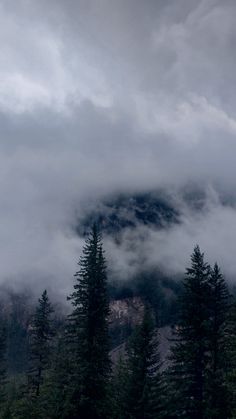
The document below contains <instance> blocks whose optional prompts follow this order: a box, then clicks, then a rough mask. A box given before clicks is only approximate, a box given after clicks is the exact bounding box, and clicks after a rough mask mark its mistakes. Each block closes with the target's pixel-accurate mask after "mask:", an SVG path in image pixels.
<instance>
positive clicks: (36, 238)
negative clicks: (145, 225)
mask: <svg viewBox="0 0 236 419" xmlns="http://www.w3.org/2000/svg"><path fill="white" fill-rule="evenodd" d="M235 13H236V4H235V1H234V0H225V1H224V2H222V1H220V0H218V1H217V0H203V1H196V0H194V1H193V0H179V1H177V0H176V1H175V0H169V1H167V0H165V1H164V0H163V1H161V0H159V1H151V0H149V1H145V2H144V1H141V0H129V1H125V0H121V1H115V0H101V1H95V0H86V1H85V0H79V1H75V0H66V1H61V0H50V1H45V0H42V1H40V2H37V1H34V0H19V1H18V2H14V1H11V0H8V1H4V0H2V1H0V42H1V48H0V60H1V66H0V175H1V177H0V192H1V204H0V217H1V226H0V234H1V243H2V245H1V252H0V267H1V268H0V274H1V281H2V282H4V281H5V280H6V279H7V280H9V281H10V282H12V283H15V282H16V281H17V278H19V280H20V282H21V281H22V280H23V278H25V280H26V282H28V281H34V278H39V277H40V278H44V282H47V283H49V284H51V283H53V282H54V281H55V279H56V280H57V281H58V289H59V290H61V291H60V292H62V293H63V292H64V291H65V290H66V289H68V288H69V287H70V283H69V278H70V277H72V273H73V271H74V269H75V261H76V259H77V257H78V253H79V251H80V249H81V243H82V242H81V241H80V239H78V238H77V237H76V236H75V234H74V225H75V222H76V219H77V217H79V216H80V212H81V211H82V209H81V208H85V207H86V205H85V203H86V202H87V201H89V200H90V199H91V197H93V198H94V197H95V198H99V196H103V195H105V194H107V193H110V192H116V191H131V192H133V191H139V190H140V191H142V190H147V189H155V188H165V189H166V190H168V191H169V190H171V191H174V193H175V194H177V192H176V191H178V190H182V189H183V188H184V186H185V185H186V184H189V183H194V184H197V185H200V186H201V187H203V188H204V189H206V190H207V191H213V192H211V193H210V192H209V194H208V195H209V196H208V199H207V201H208V202H209V205H208V208H207V211H206V212H205V213H204V214H202V216H199V215H196V214H195V212H194V211H190V210H189V209H186V208H184V209H183V211H182V214H183V217H182V223H181V224H180V225H179V226H175V227H173V228H172V229H169V230H168V232H162V233H161V234H160V233H158V232H152V231H148V232H146V233H145V234H144V236H145V237H146V238H147V240H146V241H145V249H146V250H145V252H146V260H147V264H150V265H152V264H153V263H154V261H155V260H157V262H158V263H161V261H162V263H163V261H166V260H168V261H170V260H171V261H172V269H173V270H177V271H178V270H181V266H182V265H183V264H184V263H185V258H186V257H187V256H186V254H189V253H190V252H191V249H192V246H193V244H194V243H195V242H196V241H198V242H199V243H200V244H202V246H203V247H204V248H205V249H206V251H207V252H208V254H209V257H210V258H211V257H212V258H213V257H216V258H218V259H220V262H222V264H223V265H224V267H225V269H226V270H227V271H228V272H229V273H230V275H234V273H235V272H236V266H235V263H234V259H235V258H234V237H235V235H234V234H233V233H234V227H233V226H234V225H236V212H235V210H234V207H233V206H231V207H227V206H224V205H222V203H221V200H220V198H219V196H220V197H221V196H222V195H223V196H224V195H225V196H226V195H227V197H228V196H232V200H233V201H234V199H235V185H234V183H235V181H234V179H235V158H234V156H235V154H236V141H235V134H236V119H235V109H236V102H235V98H236V95H235V86H236V57H235V54H236V52H235V48H234V45H235V41H236V29H235V24H234V20H235V19H234V18H235ZM212 194H213V195H214V197H215V198H214V199H213V200H212ZM181 205H182V204H181ZM235 233H236V232H235ZM128 234H129V233H126V236H125V237H124V241H123V246H121V248H119V249H117V247H116V246H115V244H114V243H113V244H110V248H112V246H113V248H114V252H113V254H112V255H110V259H111V260H113V265H114V269H115V270H116V271H117V270H120V271H122V269H123V270H124V269H129V268H130V266H131V265H132V263H133V260H134V259H135V258H137V259H138V252H137V253H136V254H132V255H131V253H132V252H131V250H129V249H128V247H127V243H129V242H130V240H133V239H135V237H134V238H132V237H131V236H129V237H127V235H128ZM137 234H139V232H138V231H137ZM213 237H217V240H215V239H213ZM177 243H178V246H177ZM151 244H152V245H151ZM157 248H158V251H156V249H157ZM156 254H159V256H160V257H159V256H156ZM129 255H131V260H132V263H130V262H129ZM222 255H223V256H222ZM12 261H14V263H12ZM168 263H169V266H170V262H168ZM132 266H138V265H137V264H135V263H133V265H132ZM135 269H136V268H135Z"/></svg>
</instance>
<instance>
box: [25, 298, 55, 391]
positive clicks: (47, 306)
mask: <svg viewBox="0 0 236 419" xmlns="http://www.w3.org/2000/svg"><path fill="white" fill-rule="evenodd" d="M38 302H39V304H38V306H37V307H36V311H35V314H34V318H33V322H32V328H31V333H30V360H29V370H28V392H29V394H30V396H33V397H34V396H36V397H38V396H39V394H40V388H41V385H42V383H43V379H44V372H45V370H46V369H47V368H48V366H49V360H50V353H51V339H52V336H53V326H52V319H51V315H52V313H53V311H54V310H53V307H52V305H51V303H50V301H49V298H48V294H47V291H46V290H45V291H44V292H43V294H42V296H41V298H39V300H38Z"/></svg>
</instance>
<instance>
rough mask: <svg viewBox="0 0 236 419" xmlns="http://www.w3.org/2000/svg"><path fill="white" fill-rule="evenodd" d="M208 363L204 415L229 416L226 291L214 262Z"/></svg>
mask: <svg viewBox="0 0 236 419" xmlns="http://www.w3.org/2000/svg"><path fill="white" fill-rule="evenodd" d="M208 307H209V315H210V322H209V336H208V339H209V344H208V349H209V363H208V367H207V395H206V401H207V411H206V412H207V418H209V419H221V418H222V417H224V418H227V417H229V409H228V402H229V400H228V392H227V386H226V368H227V340H226V327H227V317H228V310H229V292H228V288H227V285H226V282H225V279H224V277H223V275H222V274H221V272H220V269H219V266H218V265H217V263H216V264H215V265H214V268H213V269H212V271H211V275H210V278H209V298H208Z"/></svg>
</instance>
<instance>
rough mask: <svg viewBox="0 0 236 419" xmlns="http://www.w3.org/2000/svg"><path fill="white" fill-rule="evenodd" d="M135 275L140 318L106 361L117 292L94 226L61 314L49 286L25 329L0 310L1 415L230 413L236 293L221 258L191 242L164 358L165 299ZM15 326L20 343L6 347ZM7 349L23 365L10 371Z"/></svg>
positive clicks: (133, 417) (142, 417) (199, 418)
mask: <svg viewBox="0 0 236 419" xmlns="http://www.w3.org/2000/svg"><path fill="white" fill-rule="evenodd" d="M137 284H138V285H137V286H139V287H141V291H140V294H141V295H142V298H143V305H144V313H143V318H142V320H141V322H140V323H139V324H138V325H137V326H136V327H135V329H134V330H133V332H132V334H131V335H130V337H129V338H128V339H127V342H126V347H125V350H124V351H123V352H121V353H122V355H120V357H119V359H118V361H117V362H116V363H115V364H112V362H111V359H110V349H111V341H110V336H109V299H110V295H111V294H112V293H113V294H114V292H115V291H114V289H111V286H109V287H108V283H107V269H106V260H105V256H104V251H103V245H102V239H101V235H100V234H99V232H98V230H97V227H96V225H94V226H93V228H92V231H91V233H90V235H89V236H88V238H87V240H86V242H85V245H84V248H83V254H82V256H81V258H80V260H79V262H78V271H77V272H76V273H75V284H74V289H73V292H72V293H71V295H70V296H69V297H68V300H69V301H70V302H71V307H72V308H71V312H70V314H69V315H68V316H67V318H66V319H65V321H62V322H61V323H60V322H59V321H58V319H57V318H56V316H55V314H54V308H53V305H52V304H51V302H50V300H49V297H48V294H47V291H46V290H45V291H44V292H43V294H42V296H41V297H40V298H39V300H38V305H37V306H36V308H35V312H34V314H33V318H32V321H31V322H30V324H29V326H28V330H27V333H26V332H24V330H23V329H21V328H19V327H18V326H17V324H15V326H14V317H13V319H12V321H11V322H10V323H9V322H6V321H5V317H4V316H2V319H1V324H0V418H2V419H3V418H4V419H108V418H109V419H152V418H153V419H159V418H160V419H175V418H184V419H230V418H232V419H233V418H236V302H235V301H234V298H233V297H232V296H230V294H229V291H228V288H227V284H226V282H225V279H224V277H223V275H222V273H221V271H220V268H219V266H218V265H217V263H216V264H215V265H214V266H213V267H211V266H210V265H209V264H208V263H207V262H206V261H205V259H204V254H203V253H202V252H201V250H200V248H199V246H196V247H195V248H194V250H193V253H192V255H191V260H190V264H189V267H188V268H187V270H186V275H185V277H184V279H183V280H182V284H181V292H179V291H180V287H177V286H176V287H177V288H176V289H175V293H176V294H179V296H178V302H177V303H175V304H172V305H171V309H170V307H169V309H168V313H169V312H171V319H173V318H174V319H175V320H176V321H175V325H174V326H173V335H172V339H171V350H170V354H169V357H168V360H167V362H166V363H165V365H163V364H162V362H161V360H160V354H159V342H158V327H159V325H160V324H163V323H165V321H166V319H165V320H163V319H162V320H160V319H159V318H158V313H159V307H160V300H161V299H162V297H163V300H164V301H165V302H167V300H165V298H164V294H160V290H158V291H157V290H156V288H155V287H158V284H157V282H156V281H151V280H150V278H146V280H145V279H142V280H141V279H140V278H139V279H138V281H137ZM145 284H149V285H148V287H147V288H145ZM135 287H136V286H135ZM174 288H175V286H173V289H174ZM123 292H124V291H123ZM125 292H127V291H125ZM173 310H175V311H176V312H175V313H173ZM161 312H162V313H165V310H164V309H162V310H161ZM9 325H10V327H9ZM25 333H26V336H25V335H24V334H25ZM14 334H15V335H16V336H17V339H18V340H16V341H18V342H19V346H18V347H15V348H13V347H10V348H9V336H12V335H13V336H14ZM9 351H10V352H11V357H12V358H13V359H15V361H17V359H24V360H25V361H24V362H25V363H26V365H27V371H26V372H24V371H21V370H20V368H16V370H18V374H16V373H15V374H12V373H11V372H10V371H9V368H8V363H7V355H8V359H9ZM18 351H21V352H22V353H21V355H20V357H19V354H18ZM16 365H18V364H17V362H16Z"/></svg>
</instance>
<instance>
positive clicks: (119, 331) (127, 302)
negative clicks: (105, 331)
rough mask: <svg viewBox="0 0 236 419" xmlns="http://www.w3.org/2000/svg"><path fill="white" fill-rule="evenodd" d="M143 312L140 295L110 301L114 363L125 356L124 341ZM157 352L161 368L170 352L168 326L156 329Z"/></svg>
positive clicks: (140, 319) (170, 334) (170, 333)
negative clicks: (114, 335)
mask: <svg viewBox="0 0 236 419" xmlns="http://www.w3.org/2000/svg"><path fill="white" fill-rule="evenodd" d="M143 314H144V304H143V302H142V300H141V298H140V297H132V298H125V299H122V300H114V301H112V302H111V303H110V318H109V322H110V330H111V332H113V333H114V334H116V335H117V341H115V344H114V346H113V349H112V351H111V353H110V355H111V360H112V362H113V363H114V364H116V362H117V361H118V359H119V358H120V356H122V357H123V356H124V357H126V343H127V339H128V337H129V335H130V334H131V332H132V330H133V328H134V327H135V326H137V325H138V324H140V323H141V321H142V318H143ZM156 337H157V340H158V342H159V352H160V357H161V362H162V369H165V368H166V366H167V365H168V356H169V354H170V340H171V337H172V329H171V327H169V326H166V327H162V328H160V329H159V330H158V331H157V336H156Z"/></svg>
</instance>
